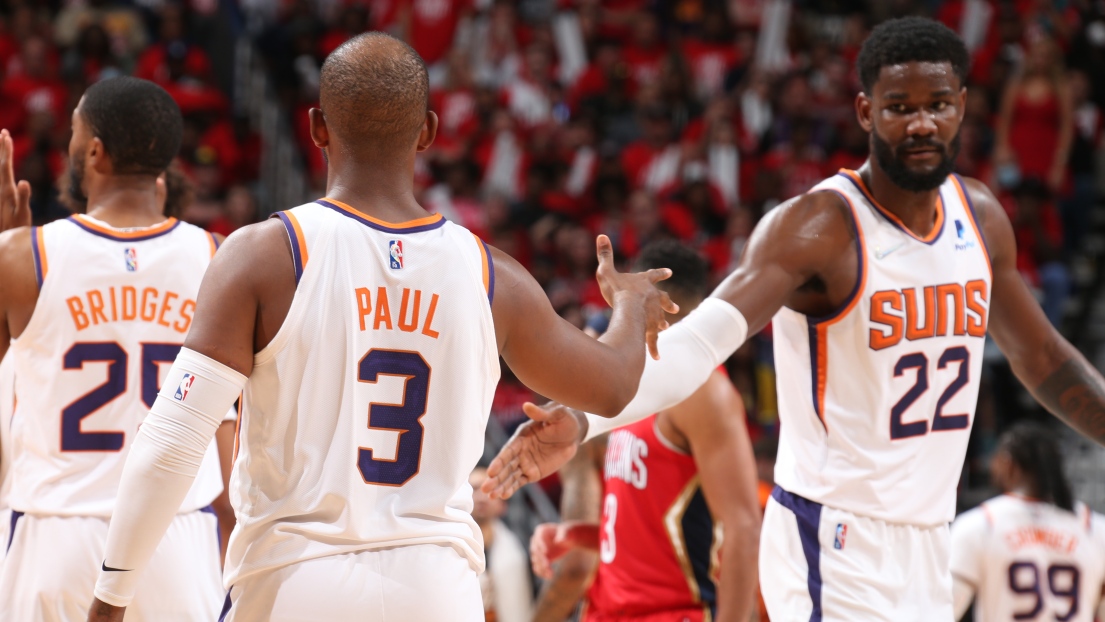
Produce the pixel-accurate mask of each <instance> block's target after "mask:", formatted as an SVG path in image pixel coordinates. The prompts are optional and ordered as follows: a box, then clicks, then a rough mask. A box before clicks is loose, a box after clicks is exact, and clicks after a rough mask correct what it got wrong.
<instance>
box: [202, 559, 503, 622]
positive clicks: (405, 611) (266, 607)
mask: <svg viewBox="0 0 1105 622" xmlns="http://www.w3.org/2000/svg"><path fill="white" fill-rule="evenodd" d="M483 619H484V615H483V596H482V595H481V593H480V582H479V577H478V576H477V575H476V571H475V570H473V569H472V567H471V566H470V565H469V564H468V560H467V559H466V558H465V557H464V556H462V555H461V554H460V553H459V552H457V551H456V549H454V548H452V547H450V546H447V545H440V544H417V545H410V546H397V547H393V548H387V549H377V550H372V551H359V552H356V553H343V554H341V555H329V556H326V557H318V558H315V559H308V560H305V561H302V562H298V563H295V564H291V565H288V566H283V567H280V568H276V569H274V570H270V571H267V572H262V573H258V574H254V575H250V576H248V577H246V578H244V579H242V580H241V581H238V582H235V584H234V585H233V586H231V588H230V608H229V611H226V612H225V613H224V615H223V617H221V618H220V622H221V621H222V620H226V621H229V622H255V621H257V620H266V621H272V622H316V621H318V620H326V621H327V622H347V621H354V620H355V621H357V622H362V621H363V620H372V621H373V622H483Z"/></svg>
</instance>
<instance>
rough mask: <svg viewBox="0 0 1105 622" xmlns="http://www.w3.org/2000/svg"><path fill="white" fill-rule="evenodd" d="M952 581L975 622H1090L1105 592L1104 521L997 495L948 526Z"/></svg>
mask: <svg viewBox="0 0 1105 622" xmlns="http://www.w3.org/2000/svg"><path fill="white" fill-rule="evenodd" d="M951 531H952V547H951V551H952V563H951V569H952V575H953V576H954V577H955V578H956V579H957V580H958V581H962V582H965V583H966V584H968V585H969V586H970V587H971V588H972V589H973V590H974V592H975V619H976V620H978V621H979V622H998V621H1001V622H1004V621H1006V620H1064V621H1069V622H1092V621H1093V620H1094V619H1095V618H1094V614H1095V613H1096V612H1097V607H1098V601H1099V600H1100V599H1101V596H1102V593H1103V592H1102V587H1103V586H1105V516H1101V515H1100V514H1095V513H1093V512H1091V511H1090V510H1089V509H1088V508H1087V507H1086V506H1084V505H1082V504H1076V506H1075V511H1074V512H1068V511H1066V510H1062V509H1060V508H1058V507H1056V506H1054V505H1051V504H1050V503H1045V502H1043V501H1036V500H1033V499H1028V498H1025V497H1020V496H1015V495H1002V496H1000V497H995V498H993V499H990V500H989V501H987V502H985V503H983V504H982V505H980V506H979V507H977V508H975V509H973V510H970V511H968V512H964V513H963V514H962V515H960V516H959V517H958V518H957V519H956V520H955V523H953V524H952V530H951Z"/></svg>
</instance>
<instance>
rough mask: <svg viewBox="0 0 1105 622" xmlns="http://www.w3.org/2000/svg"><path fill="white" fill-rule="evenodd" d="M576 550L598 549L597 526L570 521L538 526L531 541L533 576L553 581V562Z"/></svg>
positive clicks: (530, 551) (530, 552)
mask: <svg viewBox="0 0 1105 622" xmlns="http://www.w3.org/2000/svg"><path fill="white" fill-rule="evenodd" d="M575 548H584V549H588V550H597V549H598V525H597V524H595V523H584V522H579V521H568V522H564V523H544V524H542V525H538V526H537V529H536V530H534V532H533V536H532V537H531V538H530V540H529V557H530V563H531V564H532V565H533V574H535V575H537V576H539V577H541V578H542V579H551V578H552V576H553V570H552V564H553V562H555V561H556V560H558V559H560V558H561V557H564V555H566V554H567V553H568V551H571V550H572V549H575Z"/></svg>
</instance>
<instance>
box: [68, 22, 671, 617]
mask: <svg viewBox="0 0 1105 622" xmlns="http://www.w3.org/2000/svg"><path fill="white" fill-rule="evenodd" d="M320 89H321V109H314V110H312V111H311V133H312V137H313V138H314V141H315V144H316V145H318V146H319V147H320V148H322V149H323V152H324V153H325V154H326V156H327V158H328V162H329V168H328V178H327V193H328V196H327V198H325V199H322V200H319V201H316V202H314V203H309V204H306V205H302V206H299V207H296V208H294V209H291V210H288V211H286V212H281V213H280V214H279V218H274V219H270V220H269V221H267V222H264V223H261V224H258V225H254V226H250V227H246V228H245V229H243V230H242V231H240V232H238V233H235V234H234V235H233V236H231V237H230V239H229V240H227V243H226V245H224V247H223V249H222V250H221V251H220V252H219V255H218V256H217V257H216V258H215V261H214V262H213V263H212V266H211V269H210V270H209V271H208V272H207V274H206V275H205V277H204V282H203V287H202V291H201V293H200V297H199V301H200V302H199V306H198V308H197V309H196V314H195V320H194V323H193V327H192V330H191V332H190V333H189V335H188V339H187V341H186V342H185V347H184V348H183V349H182V350H181V353H180V355H179V356H178V358H177V360H176V362H175V363H174V365H173V367H172V369H170V371H169V374H168V377H167V380H166V382H165V385H164V387H163V389H162V391H161V394H160V396H159V397H158V399H157V402H156V403H155V404H154V405H153V408H152V409H151V411H150V414H149V416H148V417H147V418H146V420H145V422H144V423H143V425H142V429H141V430H140V433H139V437H138V439H137V440H136V441H135V448H134V450H133V451H132V453H131V457H130V459H129V460H128V462H127V466H126V469H125V472H124V475H123V480H122V483H121V484H120V487H119V496H120V499H121V503H120V504H119V505H118V506H117V508H116V511H115V513H114V515H113V516H112V522H111V527H110V532H109V536H108V546H107V553H106V559H105V561H104V565H105V567H106V568H110V569H117V570H105V571H104V572H102V573H101V575H100V579H99V581H98V584H97V587H96V601H95V602H93V604H92V607H91V609H90V611H89V619H90V620H120V619H122V615H123V611H124V607H126V606H127V605H129V604H130V603H131V602H132V598H133V597H134V595H135V593H136V590H138V589H140V586H138V585H136V583H138V582H139V581H141V580H142V579H141V577H142V576H143V573H144V571H145V570H147V566H148V563H149V559H150V557H151V555H152V554H153V552H154V548H155V547H156V545H157V542H158V540H160V539H161V537H162V534H164V532H165V529H166V528H167V527H168V526H169V523H170V521H171V519H172V515H173V511H174V508H175V507H177V506H179V505H180V501H181V498H183V496H184V494H185V491H186V490H187V489H188V487H189V486H190V485H191V482H192V478H193V477H194V474H195V472H196V469H197V468H198V467H199V464H200V461H201V458H202V453H203V448H204V447H205V446H206V444H207V443H208V442H209V440H210V438H211V435H212V434H213V433H214V430H215V426H216V425H217V423H218V420H219V418H220V416H221V413H222V412H225V410H226V408H227V406H229V405H230V404H231V403H232V402H233V401H234V399H235V398H236V397H237V396H238V395H239V393H243V392H244V398H243V412H242V415H241V418H240V437H239V449H238V451H239V454H238V457H237V459H236V461H235V465H234V472H233V475H232V483H233V484H234V485H233V488H232V492H231V497H232V502H233V504H234V508H235V510H236V513H237V516H238V519H239V520H238V526H237V527H236V529H235V531H234V534H233V535H232V536H231V542H230V550H229V552H228V554H227V560H226V568H225V571H226V574H225V581H226V583H227V585H228V587H230V601H231V604H230V607H229V610H228V611H226V612H225V616H224V617H225V619H228V620H239V621H241V620H330V621H342V620H366V619H367V620H381V621H397V622H398V621H406V620H450V621H457V622H467V621H474V620H482V619H483V611H484V609H483V604H482V602H481V595H480V587H479V581H478V578H477V573H478V572H480V571H481V570H482V568H483V565H484V560H483V545H482V542H481V536H480V530H479V528H478V526H477V525H476V523H475V522H474V521H473V519H472V517H471V509H472V489H471V487H470V486H469V485H468V475H469V473H471V471H472V469H473V467H474V466H475V465H476V462H477V460H478V459H479V457H480V455H481V453H482V450H483V437H484V428H485V425H486V422H487V417H488V412H489V409H490V406H491V399H492V396H493V393H494V390H495V385H496V382H497V380H498V375H499V372H498V370H499V366H498V359H499V356H500V354H501V355H502V357H503V358H504V359H505V360H506V362H507V364H509V365H510V366H511V368H512V369H513V370H514V371H515V373H516V374H517V375H518V377H519V378H520V379H521V380H522V381H523V382H525V383H526V384H528V385H529V386H530V387H531V388H533V389H534V390H535V391H537V392H539V393H542V394H546V395H552V396H554V397H555V398H556V399H558V400H561V401H564V402H566V403H574V404H577V405H580V404H582V405H584V407H585V408H597V409H599V410H601V411H603V412H605V413H606V414H608V415H614V414H615V413H617V412H618V411H620V410H621V409H622V408H623V407H624V406H625V404H627V403H628V401H629V399H631V398H632V396H633V394H634V392H635V391H636V387H637V382H638V381H639V379H640V374H641V371H642V370H643V367H644V358H645V348H644V346H645V342H646V338H649V335H650V334H651V335H652V336H653V337H654V336H655V331H656V330H658V329H659V328H660V327H662V325H663V313H664V309H667V310H669V311H671V312H674V311H676V310H677V307H676V306H675V305H673V304H671V303H670V300H668V299H667V298H666V296H663V295H662V294H661V293H660V292H659V291H658V290H656V288H655V287H653V285H652V284H653V282H655V281H657V280H660V279H662V278H666V276H667V275H668V274H669V273H670V272H669V271H667V270H652V271H649V272H646V273H642V274H619V273H617V272H616V271H614V269H613V267H612V264H611V262H612V260H611V255H612V253H611V249H610V245H609V240H607V239H605V238H600V242H599V272H598V275H599V280H600V284H601V285H602V288H603V292H604V294H605V295H606V296H607V299H608V300H609V301H610V302H611V303H612V304H613V306H614V315H613V319H612V324H611V328H610V330H609V331H608V332H607V333H606V336H604V338H603V339H602V341H596V340H593V339H591V338H590V337H587V336H586V335H584V334H583V333H582V332H580V331H578V330H576V329H575V328H574V327H573V326H572V325H570V324H569V323H567V322H566V321H564V320H562V319H561V318H559V317H558V316H557V315H556V313H555V312H554V311H553V309H552V306H551V305H550V303H549V301H548V299H547V298H546V297H545V295H544V293H543V292H542V291H541V288H540V286H538V284H537V283H536V281H534V280H533V278H532V277H531V276H530V275H529V274H528V273H527V272H526V270H525V269H524V268H522V267H521V266H520V265H519V264H518V263H516V262H515V261H514V260H512V259H511V258H510V257H509V256H507V255H505V254H503V253H501V252H499V251H497V250H495V249H492V248H489V247H488V246H487V245H485V244H484V243H483V242H482V241H481V240H479V239H478V238H476V237H475V236H473V235H472V234H471V233H470V232H468V231H467V230H465V229H464V228H462V227H460V226H458V225H455V224H453V223H450V222H447V221H445V220H444V219H443V218H442V217H441V216H439V215H432V214H429V213H427V212H426V211H425V210H424V209H423V208H422V207H421V206H419V205H418V203H417V202H416V201H415V199H414V195H413V176H414V175H413V171H414V164H415V157H416V154H417V152H418V151H422V150H424V149H425V148H427V147H428V146H429V145H430V144H431V142H432V141H433V138H434V135H435V132H436V129H437V116H436V115H435V114H434V113H433V112H430V111H429V110H428V109H427V93H428V83H427V74H426V69H425V65H424V64H423V62H422V60H421V58H419V57H418V55H417V53H415V52H414V51H413V50H412V49H411V48H410V47H409V46H407V45H406V44H404V43H402V42H401V41H399V40H397V39H394V38H392V37H390V36H388V35H385V34H382V33H375V32H374V33H366V34H363V35H360V36H358V37H355V38H353V39H351V40H350V41H347V42H346V43H344V44H343V45H342V46H341V47H339V48H338V49H337V50H336V51H335V52H334V53H332V54H331V55H330V56H329V57H328V58H327V60H326V62H325V63H324V64H323V68H322V74H321V86H320ZM650 341H652V339H651V338H650ZM550 359H553V360H555V361H556V362H555V363H554V364H549V363H548V361H549V360H550ZM134 602H137V601H134Z"/></svg>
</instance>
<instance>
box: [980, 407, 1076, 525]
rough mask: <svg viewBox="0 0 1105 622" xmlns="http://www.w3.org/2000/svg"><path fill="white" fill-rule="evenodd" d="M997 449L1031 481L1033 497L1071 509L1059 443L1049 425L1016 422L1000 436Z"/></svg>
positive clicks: (1071, 501) (1072, 506)
mask: <svg viewBox="0 0 1105 622" xmlns="http://www.w3.org/2000/svg"><path fill="white" fill-rule="evenodd" d="M998 449H999V450H1000V451H1004V452H1006V453H1007V454H1009V457H1010V459H1012V460H1013V463H1014V464H1016V465H1017V467H1018V468H1019V469H1020V470H1021V472H1022V473H1024V475H1025V477H1027V478H1028V479H1029V480H1030V481H1031V483H1032V495H1033V496H1034V497H1036V498H1037V499H1040V500H1041V501H1046V502H1048V503H1050V504H1052V505H1054V506H1056V507H1060V508H1062V509H1064V510H1067V511H1072V510H1073V509H1074V497H1073V496H1072V495H1071V490H1070V482H1069V481H1067V476H1066V473H1064V471H1063V458H1062V454H1060V453H1059V443H1058V441H1057V440H1056V439H1055V435H1054V434H1053V433H1052V432H1051V430H1050V429H1049V428H1046V427H1044V426H1043V425H1041V424H1039V423H1032V422H1025V421H1022V422H1018V423H1016V424H1014V425H1013V427H1011V428H1009V431H1007V432H1006V433H1005V434H1003V435H1002V437H1001V440H1000V441H999V445H998Z"/></svg>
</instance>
